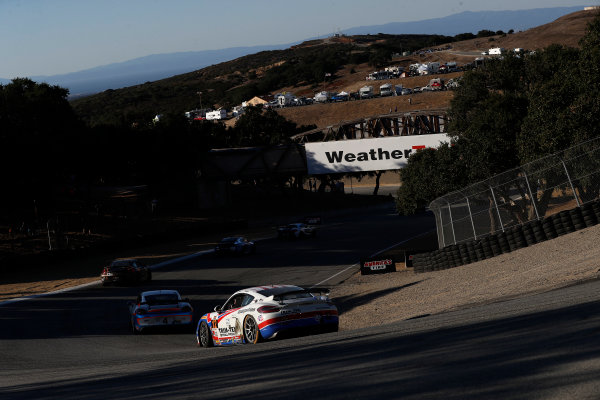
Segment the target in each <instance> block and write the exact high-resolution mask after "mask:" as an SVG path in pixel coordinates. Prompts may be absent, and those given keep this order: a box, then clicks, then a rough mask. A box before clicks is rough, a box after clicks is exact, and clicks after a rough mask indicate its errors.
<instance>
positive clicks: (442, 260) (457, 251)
mask: <svg viewBox="0 0 600 400" xmlns="http://www.w3.org/2000/svg"><path fill="white" fill-rule="evenodd" d="M599 221H600V200H595V201H592V202H588V203H585V204H583V205H582V206H581V207H576V208H573V209H571V210H564V211H561V212H559V213H557V214H553V215H551V216H549V217H546V218H544V219H542V220H533V221H529V222H527V223H525V224H523V225H516V226H511V227H509V228H506V229H505V230H504V232H497V233H494V234H490V235H487V236H484V237H481V238H478V239H477V240H472V241H469V242H462V243H458V244H452V245H449V246H446V247H444V248H441V249H438V250H434V251H431V252H428V253H419V254H415V255H414V256H413V267H414V272H415V273H422V272H431V271H440V270H443V269H448V268H454V267H458V266H461V265H466V264H470V263H474V262H477V261H482V260H486V259H488V258H492V257H496V256H499V255H500V254H503V253H510V252H511V251H515V250H518V249H521V248H523V247H527V246H532V245H534V244H536V243H540V242H543V241H545V240H550V239H554V238H556V237H558V236H562V235H565V234H567V233H571V232H575V231H577V230H580V229H584V228H589V227H590V226H594V225H596V224H598V222H599Z"/></svg>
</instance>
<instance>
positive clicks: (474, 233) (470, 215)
mask: <svg viewBox="0 0 600 400" xmlns="http://www.w3.org/2000/svg"><path fill="white" fill-rule="evenodd" d="M465 199H467V208H468V209H469V217H470V218H471V226H472V227H473V240H476V239H477V232H476V231H475V222H473V213H472V212H471V203H470V202H469V198H468V197H467V196H465Z"/></svg>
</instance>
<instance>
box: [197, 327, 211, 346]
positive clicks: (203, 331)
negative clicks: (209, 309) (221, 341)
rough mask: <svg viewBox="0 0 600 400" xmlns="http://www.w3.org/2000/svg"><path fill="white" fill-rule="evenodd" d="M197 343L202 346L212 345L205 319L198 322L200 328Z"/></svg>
mask: <svg viewBox="0 0 600 400" xmlns="http://www.w3.org/2000/svg"><path fill="white" fill-rule="evenodd" d="M198 345H200V346H202V347H213V346H214V343H213V338H212V334H211V333H210V329H209V328H208V324H207V323H206V322H205V321H202V323H201V324H200V329H198Z"/></svg>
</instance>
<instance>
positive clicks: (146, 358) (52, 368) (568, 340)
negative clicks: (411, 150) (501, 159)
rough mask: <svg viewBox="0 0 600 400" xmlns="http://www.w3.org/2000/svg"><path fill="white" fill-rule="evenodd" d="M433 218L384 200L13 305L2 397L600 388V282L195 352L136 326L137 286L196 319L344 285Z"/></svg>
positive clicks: (578, 391) (0, 344)
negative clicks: (132, 329) (130, 276)
mask: <svg viewBox="0 0 600 400" xmlns="http://www.w3.org/2000/svg"><path fill="white" fill-rule="evenodd" d="M432 226H433V221H431V217H429V216H427V215H421V216H415V217H410V218H407V217H405V218H400V217H398V216H397V215H395V214H394V213H393V208H391V207H390V209H383V208H376V209H373V210H369V211H365V212H357V213H356V214H354V215H351V216H343V217H339V218H336V219H333V218H332V219H330V220H328V221H326V224H325V225H324V226H323V227H322V229H321V230H320V231H319V235H318V236H317V238H315V239H314V240H313V239H307V240H299V241H278V240H274V239H270V240H266V241H262V242H260V244H259V246H260V247H259V248H258V254H256V255H255V256H250V257H235V258H227V257H226V258H216V257H213V256H206V255H205V256H198V257H195V258H191V259H187V260H185V261H183V262H179V263H175V264H173V265H171V266H169V267H168V268H165V269H161V270H159V271H155V273H154V281H153V282H152V283H151V284H150V285H148V286H144V287H142V286H140V287H135V288H127V287H108V288H103V287H100V286H92V287H88V288H85V289H81V290H77V291H73V292H68V293H62V294H59V295H54V296H49V297H45V298H40V299H35V300H29V301H24V302H19V303H13V304H8V305H4V306H2V307H0V319H1V320H2V330H0V354H1V355H2V356H1V357H2V361H3V362H2V364H0V398H11V399H21V398H22V399H25V398H38V399H42V398H43V399H49V398H56V399H67V398H77V399H97V398H98V399H110V398H119V399H121V398H130V399H136V398H140V399H141V398H144V399H146V398H161V399H181V398H205V399H212V398H215V399H216V398H225V397H235V398H256V397H258V396H260V395H261V394H262V393H266V394H268V395H269V397H271V398H299V397H303V398H304V397H312V398H328V399H336V398H340V399H342V398H366V397H373V396H375V397H384V396H385V397H391V398H399V397H402V398H406V399H413V398H414V399H422V398H444V399H463V398H503V399H521V398H557V399H559V398H560V399H564V398H593V397H594V396H595V395H596V394H597V393H598V389H600V388H599V387H598V386H599V385H600V384H599V382H600V380H599V379H598V378H599V377H600V335H598V327H599V326H600V325H599V324H600V316H599V315H598V312H597V309H598V305H599V304H600V290H599V289H600V282H589V283H585V284H582V285H577V286H572V287H569V288H566V289H561V290H557V291H553V292H548V293H543V294H538V295H532V296H529V297H525V298H521V299H514V300H510V301H505V302H499V303H495V304H490V305H485V306H481V307H474V308H470V309H465V310H461V311H456V312H451V313H445V314H439V315H429V316H422V317H421V318H416V319H411V320H406V321H402V322H399V323H395V324H390V325H384V326H373V327H370V328H366V329H359V330H348V331H342V332H339V333H334V334H325V335H317V336H311V337H300V338H292V339H286V340H276V341H273V342H267V343H261V344H259V345H246V346H235V347H231V348H214V349H201V348H197V347H196V346H195V338H194V336H193V334H191V333H173V334H158V333H156V334H147V335H141V336H133V335H131V334H130V333H129V331H128V326H127V311H126V302H127V301H128V300H131V299H133V298H134V296H135V295H136V294H137V293H138V292H139V291H141V290H145V289H156V288H175V289H178V290H180V291H181V293H182V295H183V296H184V297H189V298H190V299H191V302H192V304H193V306H194V308H195V310H196V319H197V318H198V317H200V316H201V315H202V314H203V313H205V312H208V311H209V310H211V309H212V307H213V306H214V305H216V304H219V303H222V302H223V301H224V300H225V298H226V297H227V296H228V295H229V294H231V293H232V292H233V291H235V290H236V289H239V288H241V287H247V286H254V285H258V284H269V283H293V284H298V285H305V286H310V285H314V284H318V283H322V284H324V285H335V284H336V283H337V282H340V281H342V280H344V279H345V278H346V277H347V276H348V275H349V274H351V273H353V272H354V271H355V270H356V267H353V268H350V269H348V267H349V266H352V265H353V264H354V263H355V262H356V261H358V258H360V257H361V256H365V255H369V254H372V253H374V252H375V251H377V250H380V249H382V248H385V247H388V246H389V245H391V244H394V243H396V242H399V241H401V240H403V239H405V238H408V237H412V236H415V235H416V234H418V233H419V232H423V231H427V230H429V229H431V227H432ZM336 274H338V275H336ZM332 276H334V277H333V278H332V279H330V280H327V281H325V282H323V281H324V280H325V279H327V278H328V277H332ZM398 290H401V288H398ZM365 301H367V299H365ZM389 306H390V307H393V306H394V305H393V304H390V305H389ZM380 312H385V310H380ZM343 317H344V316H343V314H342V315H341V318H343Z"/></svg>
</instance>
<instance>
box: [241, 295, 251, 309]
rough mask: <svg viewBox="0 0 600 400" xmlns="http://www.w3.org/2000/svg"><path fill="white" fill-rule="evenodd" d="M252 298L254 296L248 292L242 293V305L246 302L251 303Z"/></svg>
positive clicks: (246, 303)
mask: <svg viewBox="0 0 600 400" xmlns="http://www.w3.org/2000/svg"><path fill="white" fill-rule="evenodd" d="M252 300H254V296H250V295H249V294H247V295H244V299H243V300H242V307H245V306H247V305H248V304H250V303H252Z"/></svg>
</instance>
